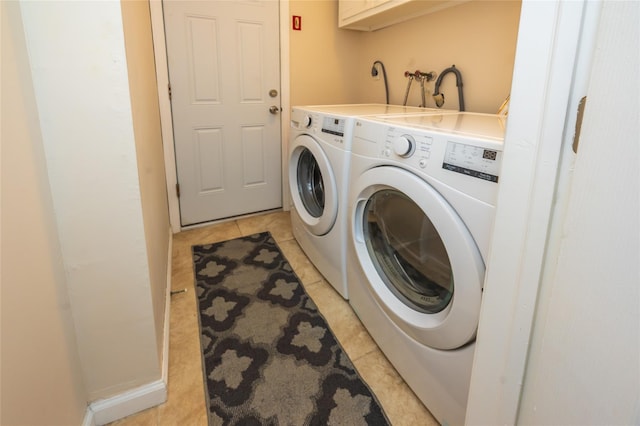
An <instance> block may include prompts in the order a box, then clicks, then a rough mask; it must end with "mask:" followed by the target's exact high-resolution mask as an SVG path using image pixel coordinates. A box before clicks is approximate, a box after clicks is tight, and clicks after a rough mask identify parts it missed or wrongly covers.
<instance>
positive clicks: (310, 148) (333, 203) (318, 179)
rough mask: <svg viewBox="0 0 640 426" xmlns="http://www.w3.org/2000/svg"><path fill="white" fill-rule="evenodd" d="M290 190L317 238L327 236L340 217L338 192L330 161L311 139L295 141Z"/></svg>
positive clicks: (290, 168)
mask: <svg viewBox="0 0 640 426" xmlns="http://www.w3.org/2000/svg"><path fill="white" fill-rule="evenodd" d="M289 190H290V192H291V199H292V201H293V205H294V207H295V209H296V212H297V213H298V215H299V216H300V219H301V220H302V221H303V222H304V223H305V225H306V226H307V227H308V228H309V230H310V231H311V232H312V233H313V234H314V235H318V236H321V235H325V234H326V233H327V232H329V231H330V230H331V228H332V227H333V225H334V223H335V221H336V217H337V214H338V191H337V186H336V180H335V176H334V174H333V170H332V168H331V164H330V163H329V159H328V158H327V156H326V154H325V153H324V151H323V150H322V148H321V147H320V145H319V144H318V142H317V141H315V140H314V139H313V138H312V137H311V136H309V135H300V136H298V137H296V138H295V140H294V142H293V144H292V149H291V154H290V156H289Z"/></svg>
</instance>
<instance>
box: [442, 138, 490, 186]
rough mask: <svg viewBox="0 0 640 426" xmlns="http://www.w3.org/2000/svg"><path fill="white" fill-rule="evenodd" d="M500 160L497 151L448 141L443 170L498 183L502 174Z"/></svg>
mask: <svg viewBox="0 0 640 426" xmlns="http://www.w3.org/2000/svg"><path fill="white" fill-rule="evenodd" d="M498 158H499V153H498V151H497V150H494V149H487V148H482V147H479V146H473V145H467V144H464V143H459V142H452V141H448V142H447V149H446V151H445V154H444V160H443V162H442V168H443V169H446V170H451V171H452V172H457V173H462V174H464V175H467V176H471V177H475V178H478V179H484V180H488V181H491V182H498V174H499V173H500V162H499V161H498Z"/></svg>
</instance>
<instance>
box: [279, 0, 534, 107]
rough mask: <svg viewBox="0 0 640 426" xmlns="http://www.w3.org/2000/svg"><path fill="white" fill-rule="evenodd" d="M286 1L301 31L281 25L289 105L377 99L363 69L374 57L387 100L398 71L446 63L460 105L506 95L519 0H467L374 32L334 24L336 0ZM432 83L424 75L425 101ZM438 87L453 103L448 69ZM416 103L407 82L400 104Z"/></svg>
mask: <svg viewBox="0 0 640 426" xmlns="http://www.w3.org/2000/svg"><path fill="white" fill-rule="evenodd" d="M289 4H290V15H299V16H302V31H293V30H291V31H290V32H289V36H290V61H291V63H290V64H291V104H292V105H308V104H316V105H317V104H339V103H368V102H377V103H384V102H385V90H384V84H383V80H382V78H380V79H378V80H375V79H373V78H372V77H371V66H372V65H373V62H374V61H375V60H381V61H382V62H383V63H384V64H385V68H386V70H387V76H388V81H389V94H390V103H392V104H402V103H403V100H404V94H405V90H406V87H407V79H406V78H405V77H404V72H405V71H410V72H414V71H416V70H418V69H419V70H421V71H435V72H436V73H438V74H439V73H440V72H441V71H443V70H444V69H445V68H448V67H450V66H451V65H452V64H455V65H456V67H457V68H458V69H459V70H460V71H461V73H462V79H463V84H464V94H465V105H466V110H467V111H475V112H489V113H494V112H496V111H497V110H498V107H499V106H500V105H501V103H502V102H503V101H504V99H505V98H506V97H507V95H509V89H510V87H511V76H512V74H513V62H514V56H515V48H516V36H517V33H518V22H519V17H520V6H521V2H520V1H519V0H514V1H501V2H496V1H477V0H474V1H473V2H468V3H464V4H462V5H458V6H455V7H452V8H448V9H444V10H441V11H438V12H435V13H432V14H428V15H425V16H422V17H418V18H415V19H412V20H409V21H406V22H402V23H399V24H395V25H393V26H390V27H387V28H384V29H382V30H379V31H375V32H361V31H355V30H343V29H339V28H338V2H337V1H323V0H310V1H309V0H307V1H300V0H298V1H291V2H290V3H289ZM289 25H290V24H289ZM434 83H435V81H431V82H429V83H426V86H427V89H428V90H429V91H430V92H429V94H427V106H429V107H434V105H435V104H434V101H433V99H432V98H431V96H430V94H431V93H433V86H434ZM440 89H441V90H440V91H441V92H442V93H444V94H445V106H444V107H445V108H451V109H457V108H458V92H457V89H456V85H455V76H454V75H453V74H449V75H447V76H446V77H445V78H444V80H443V83H442V85H441V87H440ZM420 103H421V96H420V90H419V84H418V83H415V82H414V84H413V86H412V89H411V93H410V97H409V101H408V105H413V106H417V105H419V104H420Z"/></svg>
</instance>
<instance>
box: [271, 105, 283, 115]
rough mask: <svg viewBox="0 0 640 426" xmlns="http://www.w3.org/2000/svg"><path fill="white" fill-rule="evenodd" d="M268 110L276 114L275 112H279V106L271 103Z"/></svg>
mask: <svg viewBox="0 0 640 426" xmlns="http://www.w3.org/2000/svg"><path fill="white" fill-rule="evenodd" d="M269 112H270V113H271V114H277V113H279V112H280V107H277V106H275V105H271V106H270V107H269Z"/></svg>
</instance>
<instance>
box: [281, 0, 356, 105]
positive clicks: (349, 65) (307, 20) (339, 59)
mask: <svg viewBox="0 0 640 426" xmlns="http://www.w3.org/2000/svg"><path fill="white" fill-rule="evenodd" d="M289 13H290V16H294V15H295V16H301V17H302V30H301V31H293V30H291V31H290V32H289V45H290V56H289V61H290V69H291V85H290V87H291V105H293V106H296V105H324V104H341V103H356V102H359V100H358V85H357V82H356V81H354V80H353V77H354V75H355V74H354V70H355V69H356V68H357V61H358V52H359V50H360V44H359V40H360V36H361V35H362V34H361V33H358V32H354V31H350V30H340V29H338V2H337V1H326V0H304V1H301V0H294V1H290V2H289ZM289 28H291V24H290V23H289Z"/></svg>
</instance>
